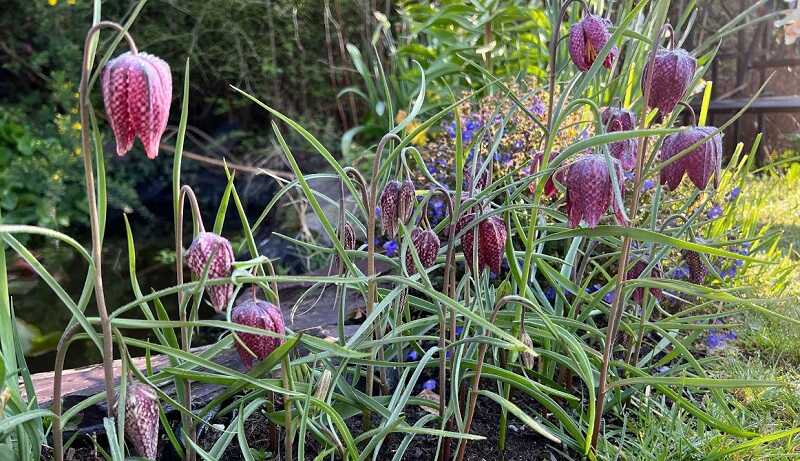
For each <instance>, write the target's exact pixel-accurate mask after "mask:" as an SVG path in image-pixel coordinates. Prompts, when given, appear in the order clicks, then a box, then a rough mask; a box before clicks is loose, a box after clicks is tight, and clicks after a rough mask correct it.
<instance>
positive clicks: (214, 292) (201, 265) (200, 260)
mask: <svg viewBox="0 0 800 461" xmlns="http://www.w3.org/2000/svg"><path fill="white" fill-rule="evenodd" d="M212 258H213V259H212ZM209 259H211V263H210V265H209V267H208V278H209V279H216V278H225V277H230V275H231V272H232V270H233V262H234V260H235V259H234V256H233V248H232V247H231V242H229V241H228V239H226V238H224V237H220V236H219V235H217V234H215V233H213V232H201V233H199V234H197V237H195V239H194V241H193V242H192V245H191V246H190V247H189V249H188V250H187V251H186V265H187V266H189V269H190V270H191V271H192V274H193V275H194V276H195V277H196V278H199V277H201V276H202V275H203V269H205V267H206V264H209V262H208V261H209ZM208 291H209V293H210V297H211V305H212V306H213V307H214V310H215V311H217V312H222V311H224V310H225V308H226V307H227V306H228V301H229V300H230V299H231V296H233V284H232V283H226V284H224V285H213V286H210V287H208Z"/></svg>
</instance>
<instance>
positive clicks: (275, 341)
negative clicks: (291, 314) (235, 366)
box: [231, 294, 286, 368]
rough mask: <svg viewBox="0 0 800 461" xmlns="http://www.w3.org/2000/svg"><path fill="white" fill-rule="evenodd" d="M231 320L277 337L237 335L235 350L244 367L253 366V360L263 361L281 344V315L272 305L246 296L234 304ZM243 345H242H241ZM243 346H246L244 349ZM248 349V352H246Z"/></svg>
mask: <svg viewBox="0 0 800 461" xmlns="http://www.w3.org/2000/svg"><path fill="white" fill-rule="evenodd" d="M231 320H232V321H233V322H234V323H237V324H239V325H245V326H248V327H252V328H259V329H262V330H265V331H270V332H272V333H275V334H277V335H278V337H275V336H265V335H258V334H253V333H237V334H236V335H237V336H238V340H237V341H235V343H236V350H237V351H238V352H239V357H240V358H241V359H242V363H243V364H244V366H245V367H247V368H250V367H252V366H253V359H254V358H255V359H258V360H264V359H265V358H267V356H269V354H271V353H272V351H274V350H275V349H276V348H277V347H278V346H280V345H281V344H283V340H284V335H285V334H286V328H285V326H284V323H283V313H282V312H281V310H280V309H278V308H277V307H275V306H274V305H273V304H271V303H268V302H267V301H264V300H263V299H258V298H256V297H255V295H251V294H247V295H245V296H243V297H241V298H239V300H238V301H237V302H236V306H234V308H233V312H231ZM242 343H244V344H242ZM245 346H247V347H246V348H245ZM248 349H249V351H248Z"/></svg>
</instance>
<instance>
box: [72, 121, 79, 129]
mask: <svg viewBox="0 0 800 461" xmlns="http://www.w3.org/2000/svg"><path fill="white" fill-rule="evenodd" d="M72 129H73V130H76V131H80V129H81V122H75V123H73V124H72Z"/></svg>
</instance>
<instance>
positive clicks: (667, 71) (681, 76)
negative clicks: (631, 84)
mask: <svg viewBox="0 0 800 461" xmlns="http://www.w3.org/2000/svg"><path fill="white" fill-rule="evenodd" d="M649 64H650V62H649V61H648V63H647V64H646V65H645V67H644V72H643V73H642V91H643V92H644V91H645V86H646V84H647V72H648V69H649ZM696 68H697V61H696V60H695V59H694V57H692V56H691V55H690V54H689V53H688V52H687V51H686V50H684V49H681V48H676V49H672V50H669V49H666V48H661V49H659V50H658V51H657V52H656V55H655V58H654V60H653V85H652V87H651V88H650V97H649V98H648V101H647V105H648V106H649V107H657V108H658V114H659V119H661V118H662V117H664V116H665V115H666V114H668V113H669V112H672V110H673V109H674V108H675V105H676V104H678V101H680V100H681V98H682V97H683V95H684V93H686V89H687V88H688V87H689V83H691V81H692V78H693V77H694V72H695V69H696Z"/></svg>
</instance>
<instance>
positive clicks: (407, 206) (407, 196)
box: [397, 179, 417, 223]
mask: <svg viewBox="0 0 800 461" xmlns="http://www.w3.org/2000/svg"><path fill="white" fill-rule="evenodd" d="M416 198H417V190H416V187H414V183H413V182H412V181H411V180H410V179H406V180H405V181H403V183H402V184H401V185H400V192H398V194H397V199H398V203H397V217H398V218H399V219H400V222H402V223H407V222H408V220H409V219H411V215H412V214H414V205H415V204H416V203H417V200H416Z"/></svg>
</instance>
